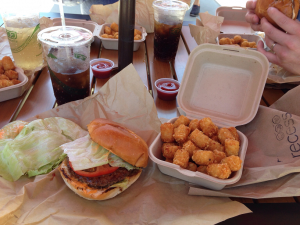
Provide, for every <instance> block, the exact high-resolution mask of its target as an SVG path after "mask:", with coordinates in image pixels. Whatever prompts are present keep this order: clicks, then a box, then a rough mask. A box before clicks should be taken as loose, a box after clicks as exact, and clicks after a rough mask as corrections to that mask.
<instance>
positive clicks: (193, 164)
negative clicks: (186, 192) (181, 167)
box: [186, 162, 197, 172]
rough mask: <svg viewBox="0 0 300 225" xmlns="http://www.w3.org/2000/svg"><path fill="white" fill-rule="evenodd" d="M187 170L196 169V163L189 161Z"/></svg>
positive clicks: (194, 170)
mask: <svg viewBox="0 0 300 225" xmlns="http://www.w3.org/2000/svg"><path fill="white" fill-rule="evenodd" d="M186 169H187V170H191V171H193V172H196V171H197V165H196V164H195V163H192V162H189V164H188V166H187V168H186Z"/></svg>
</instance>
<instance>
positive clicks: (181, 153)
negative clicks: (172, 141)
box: [173, 149, 190, 169]
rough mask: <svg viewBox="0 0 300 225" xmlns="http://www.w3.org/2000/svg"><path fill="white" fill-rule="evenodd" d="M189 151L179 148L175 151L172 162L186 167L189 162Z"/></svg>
mask: <svg viewBox="0 0 300 225" xmlns="http://www.w3.org/2000/svg"><path fill="white" fill-rule="evenodd" d="M189 158H190V157H189V153H188V151H187V150H184V149H179V150H177V151H176V153H175V155H174V159H173V163H174V164H176V165H178V166H180V167H182V168H184V169H186V168H187V166H188V164H189Z"/></svg>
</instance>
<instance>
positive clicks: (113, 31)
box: [101, 23, 142, 40]
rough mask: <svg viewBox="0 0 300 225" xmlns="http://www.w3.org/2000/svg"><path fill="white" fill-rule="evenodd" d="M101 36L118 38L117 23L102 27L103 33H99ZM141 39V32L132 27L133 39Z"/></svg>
mask: <svg viewBox="0 0 300 225" xmlns="http://www.w3.org/2000/svg"><path fill="white" fill-rule="evenodd" d="M101 37H103V38H110V39H118V38H119V25H118V24H116V23H112V24H111V25H110V27H109V26H105V27H104V34H102V35H101ZM141 39H142V32H141V31H139V30H138V29H134V40H141Z"/></svg>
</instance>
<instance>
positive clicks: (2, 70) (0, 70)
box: [0, 66, 4, 74]
mask: <svg viewBox="0 0 300 225" xmlns="http://www.w3.org/2000/svg"><path fill="white" fill-rule="evenodd" d="M3 73H4V69H3V67H2V66H0V74H3Z"/></svg>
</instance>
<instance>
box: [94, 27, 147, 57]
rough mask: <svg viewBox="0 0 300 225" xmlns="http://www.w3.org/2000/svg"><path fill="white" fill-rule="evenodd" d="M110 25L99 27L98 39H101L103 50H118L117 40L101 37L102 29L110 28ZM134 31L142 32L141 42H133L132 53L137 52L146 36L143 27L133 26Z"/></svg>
mask: <svg viewBox="0 0 300 225" xmlns="http://www.w3.org/2000/svg"><path fill="white" fill-rule="evenodd" d="M110 25H111V24H110V23H105V24H103V25H101V30H100V34H99V36H98V37H99V38H100V39H101V41H102V44H103V47H104V48H105V49H111V50H118V39H111V38H103V37H101V35H103V34H104V27H105V26H109V27H110ZM135 29H137V30H139V31H141V32H142V39H141V40H134V43H133V51H137V50H138V49H139V47H140V45H141V43H142V42H144V41H145V40H146V36H147V32H146V29H145V28H144V27H141V26H138V25H135Z"/></svg>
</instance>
